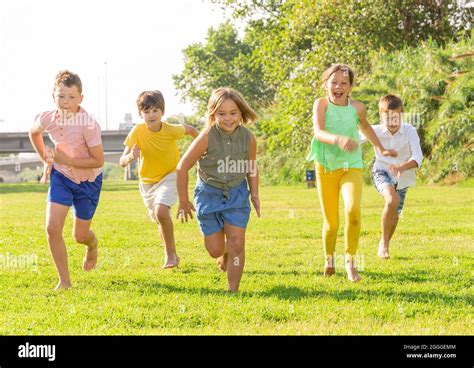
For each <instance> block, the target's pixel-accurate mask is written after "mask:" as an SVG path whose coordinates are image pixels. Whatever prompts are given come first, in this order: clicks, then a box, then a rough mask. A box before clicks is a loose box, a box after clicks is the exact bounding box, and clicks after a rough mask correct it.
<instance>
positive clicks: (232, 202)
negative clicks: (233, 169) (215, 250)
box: [194, 178, 250, 236]
mask: <svg viewBox="0 0 474 368" xmlns="http://www.w3.org/2000/svg"><path fill="white" fill-rule="evenodd" d="M194 204H195V206H196V217H197V220H198V224H199V228H200V229H201V232H202V233H203V234H204V235H206V236H207V235H212V234H214V233H216V232H217V231H220V230H222V229H223V228H224V223H226V222H227V223H229V224H230V225H233V226H237V227H243V228H246V227H247V224H248V222H249V218H250V201H249V190H248V188H247V180H245V179H244V180H242V183H240V184H239V185H237V186H236V187H233V188H231V189H230V190H229V191H228V195H227V198H226V197H224V191H223V190H222V189H218V188H215V187H213V186H211V185H209V184H206V183H204V182H203V181H202V180H201V179H199V178H198V181H197V183H196V187H195V188H194Z"/></svg>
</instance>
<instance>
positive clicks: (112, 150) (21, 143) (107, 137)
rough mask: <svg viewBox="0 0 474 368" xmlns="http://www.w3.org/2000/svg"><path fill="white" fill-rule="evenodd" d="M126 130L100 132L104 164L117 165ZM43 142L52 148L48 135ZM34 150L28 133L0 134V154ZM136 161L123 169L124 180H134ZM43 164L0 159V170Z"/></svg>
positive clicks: (37, 159) (32, 161)
mask: <svg viewBox="0 0 474 368" xmlns="http://www.w3.org/2000/svg"><path fill="white" fill-rule="evenodd" d="M127 134H128V130H107V131H103V132H102V145H103V147H104V153H105V162H111V163H115V164H118V162H119V159H120V156H121V154H122V151H123V149H124V145H123V141H124V140H125V138H126V137H127ZM43 137H44V142H45V144H46V145H48V146H50V147H53V146H54V145H53V143H52V142H51V140H50V139H49V136H48V134H44V136H43ZM34 152H35V150H34V149H33V146H32V145H31V142H30V139H29V137H28V132H17V133H0V153H3V154H12V153H13V154H18V153H34ZM135 165H136V161H134V162H132V163H131V165H129V166H128V167H126V168H125V170H124V172H125V175H124V177H125V179H126V180H127V179H134V178H135V177H134V175H133V170H134V168H135ZM42 167H43V164H42V163H41V161H40V160H39V158H19V157H15V158H13V159H12V158H7V157H5V158H3V159H2V158H0V170H4V171H9V172H12V173H18V172H20V171H22V170H23V169H26V168H29V169H31V170H37V169H38V168H42Z"/></svg>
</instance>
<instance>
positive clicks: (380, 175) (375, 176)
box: [372, 170, 408, 214]
mask: <svg viewBox="0 0 474 368" xmlns="http://www.w3.org/2000/svg"><path fill="white" fill-rule="evenodd" d="M372 183H374V186H375V188H376V189H377V191H378V192H379V193H380V194H381V195H382V196H383V189H384V188H385V187H386V186H387V185H391V186H392V187H394V188H395V190H396V191H397V194H398V196H399V197H400V203H399V204H398V208H397V212H398V214H400V213H401V212H402V209H403V204H404V203H405V197H406V195H407V191H408V187H406V188H403V189H397V182H396V181H395V180H394V179H393V178H392V177H391V176H390V174H389V173H388V172H386V171H384V170H374V171H372Z"/></svg>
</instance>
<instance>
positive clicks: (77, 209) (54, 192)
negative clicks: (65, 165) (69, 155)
mask: <svg viewBox="0 0 474 368" xmlns="http://www.w3.org/2000/svg"><path fill="white" fill-rule="evenodd" d="M101 188H102V174H100V175H99V176H97V178H95V180H94V181H93V182H89V181H82V182H81V183H80V184H76V183H74V182H73V181H72V180H70V179H68V178H67V177H65V176H64V175H63V174H61V173H60V172H59V171H57V170H55V169H54V168H53V170H52V172H51V177H50V184H49V190H48V199H47V201H48V202H53V203H58V204H62V205H63V206H68V207H71V206H72V207H73V210H74V215H75V216H76V217H77V218H78V219H81V220H90V219H91V218H92V217H93V216H94V213H95V210H96V208H97V205H98V204H99V196H100V190H101Z"/></svg>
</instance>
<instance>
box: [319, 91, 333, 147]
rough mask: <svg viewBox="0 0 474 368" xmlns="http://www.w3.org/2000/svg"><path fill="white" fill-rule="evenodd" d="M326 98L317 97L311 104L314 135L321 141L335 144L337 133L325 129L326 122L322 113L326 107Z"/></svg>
mask: <svg viewBox="0 0 474 368" xmlns="http://www.w3.org/2000/svg"><path fill="white" fill-rule="evenodd" d="M328 103H329V102H328V100H327V98H325V97H323V98H318V99H317V100H316V101H314V105H313V129H314V136H315V137H316V139H317V140H318V141H320V142H322V143H327V144H336V138H337V135H335V134H332V133H329V132H327V131H326V130H325V128H326V124H325V119H324V113H325V112H326V109H327V107H328Z"/></svg>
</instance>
